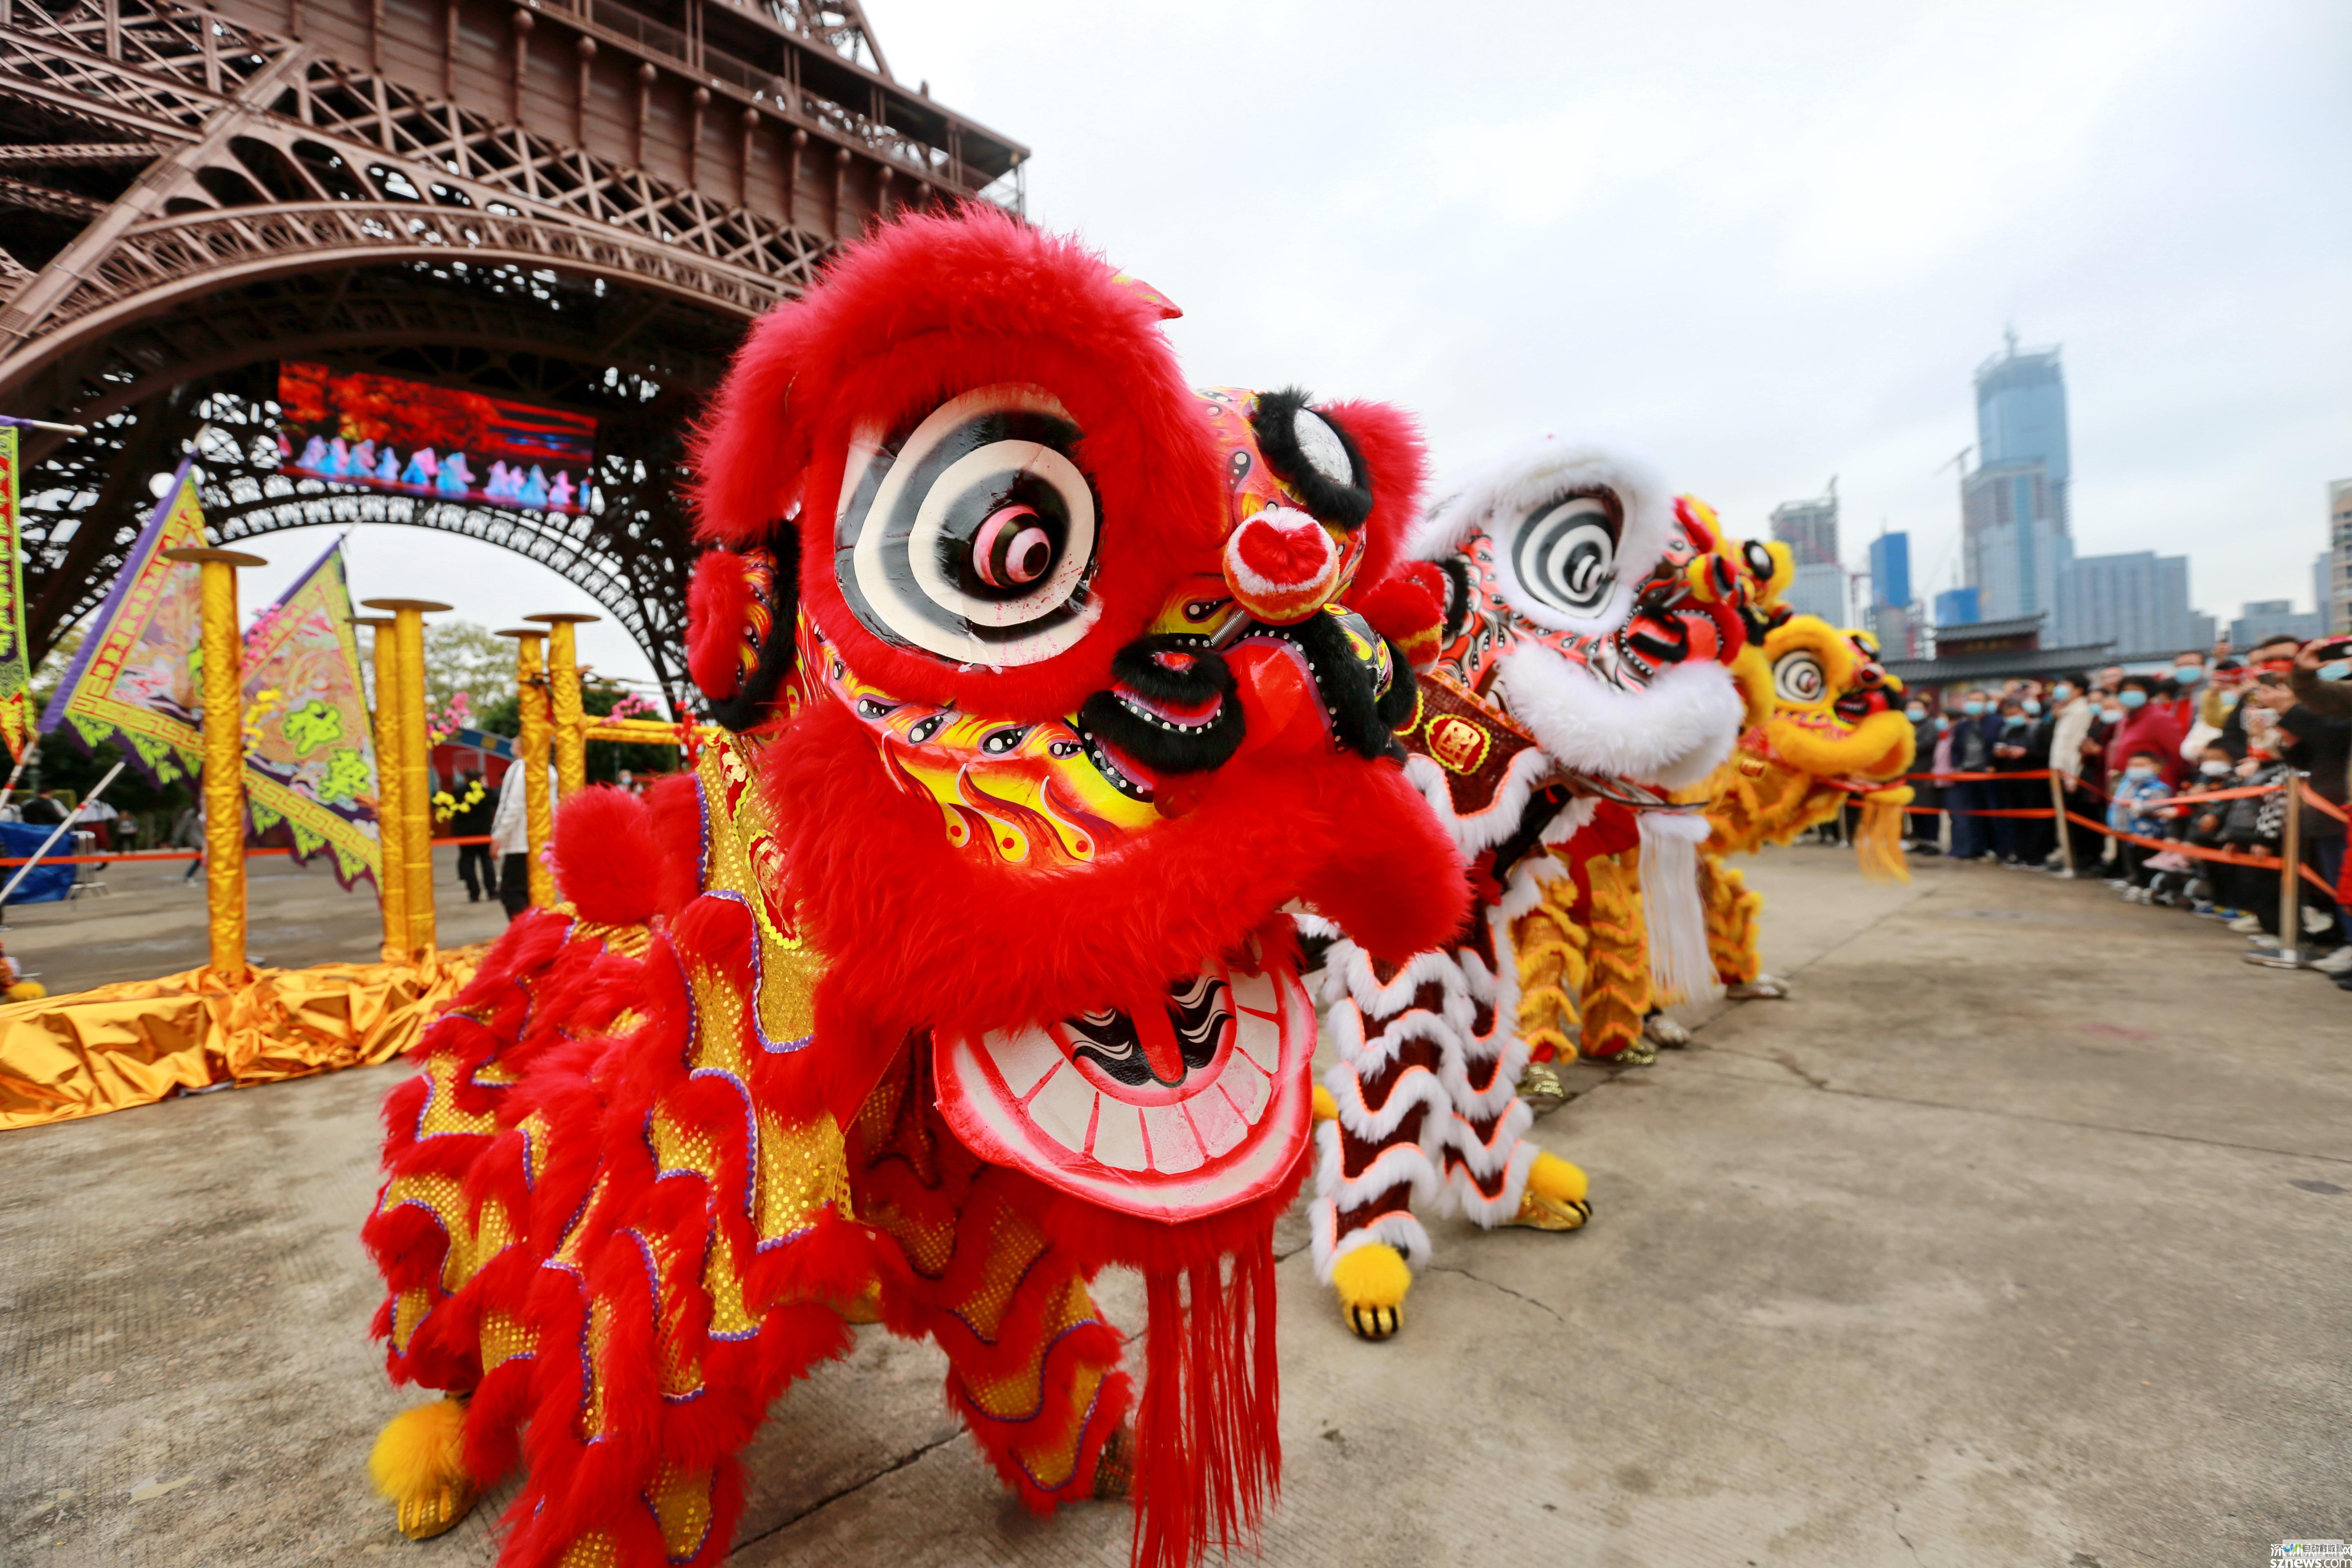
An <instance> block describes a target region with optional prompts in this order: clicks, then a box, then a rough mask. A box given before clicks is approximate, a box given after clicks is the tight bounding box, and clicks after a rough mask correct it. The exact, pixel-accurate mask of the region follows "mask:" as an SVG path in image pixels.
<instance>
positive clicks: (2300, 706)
mask: <svg viewBox="0 0 2352 1568" xmlns="http://www.w3.org/2000/svg"><path fill="white" fill-rule="evenodd" d="M2276 690H2277V689H2276V688H2269V687H2265V688H2263V700H2264V701H2265V702H2266V703H2268V704H2269V705H2271V706H2272V707H2273V710H2275V711H2276V712H2277V713H2278V716H2279V731H2280V734H2281V736H2282V737H2283V738H2284V741H2285V744H2284V745H2283V746H2282V747H2281V749H2280V756H2281V757H2282V758H2283V759H2284V761H2285V762H2286V763H2287V765H2288V766H2290V767H2294V768H2300V769H2303V770H2304V771H2305V772H2306V773H2309V774H2310V775H2311V792H2312V793H2313V794H2314V795H2317V796H2319V797H2320V798H2321V799H2322V800H2324V801H2326V802H2327V803H2328V804H2329V805H2333V806H2334V807H2335V808H2336V811H2339V812H2340V811H2343V810H2344V809H2345V800H2346V796H2347V794H2352V647H2347V646H2346V645H2345V644H2344V642H2343V640H2342V639H2341V638H2328V637H2322V638H2320V639H2318V640H2316V641H2315V642H2313V643H2311V644H2310V645H2309V646H2307V647H2299V648H2297V649H2296V650H2295V653H2294V658H2292V659H2291V660H2290V661H2289V664H2288V668H2287V670H2286V685H2285V689H2284V700H2281V698H2280V697H2278V696H2273V695H2272V693H2273V692H2275V691H2276ZM2302 837H2303V845H2304V855H2305V858H2306V859H2308V860H2309V861H2310V862H2311V864H2312V866H2313V867H2314V868H2315V869H2316V870H2317V871H2318V872H2319V875H2320V878H2321V879H2322V880H2324V881H2326V884H2327V885H2328V886H2329V887H2330V888H2333V889H2336V896H2335V898H2333V899H2331V900H2327V902H2328V906H2329V907H2328V908H2327V910H2326V911H2325V912H2326V913H2327V914H2329V915H2331V916H2332V917H2334V920H2335V926H2334V934H2335V935H2336V936H2337V937H2339V938H2340V937H2341V936H2342V935H2343V932H2344V913H2343V909H2344V905H2345V903H2346V902H2347V895H2352V883H2347V877H2346V875H2345V831H2344V823H2343V821H2342V819H2341V818H2339V817H2337V816H2334V815H2331V814H2330V813H2328V812H2325V811H2321V810H2318V809H2316V808H2314V807H2312V806H2311V805H2309V803H2308V802H2306V803H2305V810H2304V813H2303V835H2302ZM2304 894H2305V900H2306V901H2311V900H2317V899H2318V898H2319V897H2320V895H2319V894H2318V892H2317V890H2316V889H2312V888H2310V887H2308V886H2306V887H2305V889H2304ZM2318 966H2319V967H2320V968H2322V969H2325V970H2326V971H2327V972H2328V973H2331V974H2335V975H2338V976H2344V975H2352V948H2347V947H2341V946H2339V947H2337V948H2336V951H2335V952H2331V953H2328V954H2327V955H2326V957H2324V958H2322V959H2321V960H2320V961H2319V965H2318Z"/></svg>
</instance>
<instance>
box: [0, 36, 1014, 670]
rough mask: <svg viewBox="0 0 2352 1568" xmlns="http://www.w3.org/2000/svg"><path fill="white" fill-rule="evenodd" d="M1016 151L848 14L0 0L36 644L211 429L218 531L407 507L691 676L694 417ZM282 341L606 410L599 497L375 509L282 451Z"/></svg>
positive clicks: (60, 624) (13, 313)
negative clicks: (791, 322)
mask: <svg viewBox="0 0 2352 1568" xmlns="http://www.w3.org/2000/svg"><path fill="white" fill-rule="evenodd" d="M1026 156H1027V152H1026V149H1025V148H1023V147H1021V146H1020V145H1019V144H1017V143H1015V142H1011V141H1009V140H1007V139H1006V138H1004V137H1002V136H1000V135H998V134H996V133H995V132H991V131H989V130H987V129H986V128H985V127H982V126H980V125H977V124H976V123H974V122H972V121H969V120H967V119H964V118H963V117H961V116H958V115H955V114H953V113H951V112H950V111H949V110H944V109H942V108H940V107H939V106H937V105H935V104H933V103H932V101H931V100H930V98H929V91H928V89H927V88H926V89H916V90H913V91H909V90H908V89H905V88H904V87H902V86H901V85H900V84H898V82H897V81H896V80H895V79H893V78H892V77H891V76H890V75H889V71H888V66H887V60H886V59H885V58H884V56H883V54H882V51H881V47H880V45H879V43H878V41H877V39H876V37H875V36H874V33H873V29H872V28H871V26H869V25H868V23H867V22H866V16H865V15H864V12H863V10H862V8H861V7H860V6H859V5H857V4H856V0H522V3H520V4H517V3H515V0H219V3H218V4H217V5H215V6H213V7H211V8H203V7H197V6H194V5H183V4H179V3H178V0H0V213H5V215H6V219H7V221H6V224H5V226H0V412H6V413H9V414H13V415H17V416H30V417H33V418H37V419H43V420H49V421H55V422H58V423H68V424H78V425H83V426H88V427H89V434H87V435H84V436H79V437H59V436H56V435H53V434H47V433H43V434H39V435H35V436H32V437H31V438H30V439H29V440H27V442H26V453H25V458H26V472H25V476H24V479H25V485H24V489H25V495H26V503H25V513H26V516H25V546H26V562H25V577H26V595H27V601H28V602H27V616H26V623H27V624H26V631H27V635H28V636H29V637H30V638H31V640H32V643H33V648H34V653H35V655H36V657H38V656H39V655H40V654H41V653H44V652H46V651H47V648H48V647H51V646H52V645H53V644H54V643H55V641H56V639H57V637H58V636H59V635H60V634H61V633H62V632H63V631H64V630H65V629H66V628H67V627H68V626H71V625H72V624H73V623H74V621H75V620H77V619H79V616H81V615H82V614H84V613H86V612H87V611H88V610H89V608H90V607H91V606H92V605H94V604H95V603H96V602H97V601H98V600H99V598H100V597H101V596H102V595H103V591H104V586H105V584H106V583H107V582H108V581H110V578H111V577H112V575H113V574H114V572H115V570H116V569H118V568H119V565H120V563H121V555H122V552H123V551H124V549H125V548H127V546H128V544H129V542H130V541H131V538H132V537H133V535H134V534H135V531H136V528H137V524H138V522H139V521H140V519H141V516H142V512H143V510H144V508H145V505H146V493H145V481H146V479H147V476H148V475H150V474H152V472H154V471H155V470H156V469H158V468H168V467H170V466H171V464H172V462H173V461H174V460H175V459H176V458H177V456H178V454H179V452H180V451H181V450H182V449H183V448H184V445H185V443H186V442H187V440H188V439H189V438H190V437H192V436H193V435H194V433H195V432H196V431H197V430H198V429H199V428H200V427H204V426H206V425H209V426H210V428H211V432H212V433H211V434H210V435H209V436H208V437H207V439H206V441H205V451H204V453H203V457H204V459H205V463H204V466H205V474H206V481H205V501H206V509H207V514H208V516H209V517H210V518H211V519H212V521H214V523H215V528H216V531H218V533H219V535H220V536H221V537H222V538H223V539H225V540H226V539H238V538H252V537H255V536H257V535H260V534H264V533H267V532H269V531H275V530H278V529H283V528H292V527H301V526H310V525H313V524H316V523H320V522H337V521H380V522H400V523H407V524H411V525H414V526H419V527H425V528H434V529H442V530H446V531H454V532H458V533H463V534H467V535H468V536H470V537H475V538H481V539H485V540H488V541H489V542H494V543H498V544H500V545H503V546H505V547H507V548H509V549H513V550H516V551H518V552H520V553H522V554H524V555H527V556H529V557H530V558H532V559H534V560H538V561H541V562H542V563H545V564H548V565H550V566H551V567H552V568H553V569H555V570H557V571H559V572H561V573H562V574H564V575H565V576H567V577H568V578H570V579H572V581H574V582H576V583H578V584H580V585H581V586H583V588H585V589H587V590H588V592H589V593H591V594H592V595H593V596H594V597H596V598H597V600H598V601H599V602H600V603H601V604H603V605H605V607H606V608H607V609H609V610H610V611H611V612H612V613H613V614H614V616H615V618H616V619H618V620H620V621H621V622H622V623H623V624H624V625H625V626H627V627H628V628H629V629H630V631H631V632H632V634H633V635H635V637H636V638H637V640H638V641H639V643H640V644H641V645H642V646H643V647H645V649H646V654H647V656H648V657H649V658H651V659H652V660H653V662H654V664H655V667H656V669H657V670H659V671H660V672H661V673H662V675H663V676H664V678H665V681H666V683H667V684H669V685H670V686H671V687H672V689H677V687H678V685H679V684H680V682H679V679H678V678H679V677H680V676H682V668H681V663H682V658H681V655H680V653H679V649H678V638H679V634H680V632H681V630H682V624H681V623H682V617H683V613H684V597H685V578H686V572H687V563H688V556H689V554H690V540H689V536H688V525H687V521H686V519H685V517H684V515H683V512H682V510H681V509H680V507H679V504H678V500H677V498H678V494H679V492H680V490H681V489H683V474H682V471H681V465H682V458H683V439H682V437H683V431H684V429H685V427H686V426H687V424H688V421H689V420H690V418H691V416H692V414H693V411H694V409H695V407H696V406H697V405H698V401H699V399H700V397H701V396H702V395H704V394H705V393H707V392H708V391H709V388H710V387H711V386H713V385H714V384H716V382H717V379H718V377H719V374H720V372H721V370H722V369H723V366H724V364H725V362H726V358H727V356H728V354H729V353H730V352H731V350H732V347H733V345H734V343H735V342H736V341H737V340H738V339H739V338H740V334H741V331H742V329H743V327H744V326H745V324H746V323H748V322H749V321H750V320H751V318H752V317H754V316H756V315H757V314H758V313H759V312H761V310H765V309H766V308H768V307H769V306H770V305H772V304H773V303H775V302H777V301H778V300H783V299H787V298H790V297H792V296H793V295H796V294H798V293H799V292H800V291H801V290H802V289H803V288H804V287H805V286H806V284H807V283H808V281H809V280H810V279H811V278H812V277H813V276H814V271H815V268H817V267H818V266H820V265H821V264H822V262H823V260H824V258H825V257H826V256H827V255H829V254H830V253H831V251H832V250H833V249H834V248H835V247H836V246H838V245H839V244H840V243H841V242H842V241H843V240H844V239H845V238H847V237H854V236H855V235H856V233H858V232H859V231H860V230H861V229H862V228H863V227H864V226H866V225H867V224H869V223H871V222H873V221H875V220H876V219H877V218H880V217H886V216H889V215H890V214H891V213H892V212H894V211H896V210H898V209H900V208H903V207H908V206H918V207H919V206H929V205H944V204H947V203H951V202H955V201H961V200H966V199H980V200H991V201H997V202H1000V203H1003V204H1004V205H1008V206H1011V207H1013V209H1014V210H1016V211H1017V210H1018V209H1019V207H1020V205H1021V201H1022V180H1023V166H1024V163H1025V159H1026ZM280 358H312V359H321V360H326V361H328V362H329V363H333V364H335V365H337V367H338V368H341V369H348V370H373V371H380V372H383V373H385V374H397V375H404V376H407V377H409V378H411V379H415V380H423V381H428V382H435V383H438V384H445V385H454V386H460V387H465V388H468V389H472V390H478V391H483V392H488V393H491V394H493V395H509V396H519V397H521V398H524V399H526V400H530V401H537V402H542V403H546V404H549V405H553V406H558V407H562V408H566V409H570V410H575V411H578V412H583V413H589V414H593V415H594V416H596V417H597V419H598V420H599V425H600V447H601V452H600V458H599V471H598V473H597V474H596V476H595V487H596V492H597V506H596V510H593V511H592V512H590V513H588V514H585V515H583V516H563V515H560V514H540V513H534V512H526V511H519V510H501V509H499V508H495V507H488V506H479V505H462V506H461V505H455V504H452V503H448V502H442V501H436V500H426V499H423V498H404V497H399V496H391V495H382V494H377V493H373V492H347V491H341V490H336V489H331V488H330V487H327V486H324V485H321V484H319V483H316V482H313V481H307V480H305V481H296V480H293V479H289V478H287V477H285V476H281V475H279V474H278V472H277V470H276V458H275V450H274V446H273V445H272V444H270V443H268V442H265V441H263V440H261V439H259V437H260V436H261V435H262V432H263V427H264V426H265V425H266V424H267V422H268V418H269V416H270V414H271V411H272V404H271V399H272V397H273V396H274V393H275V384H274V379H273V374H274V366H275V363H276V362H277V361H278V360H279V359H280Z"/></svg>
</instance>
